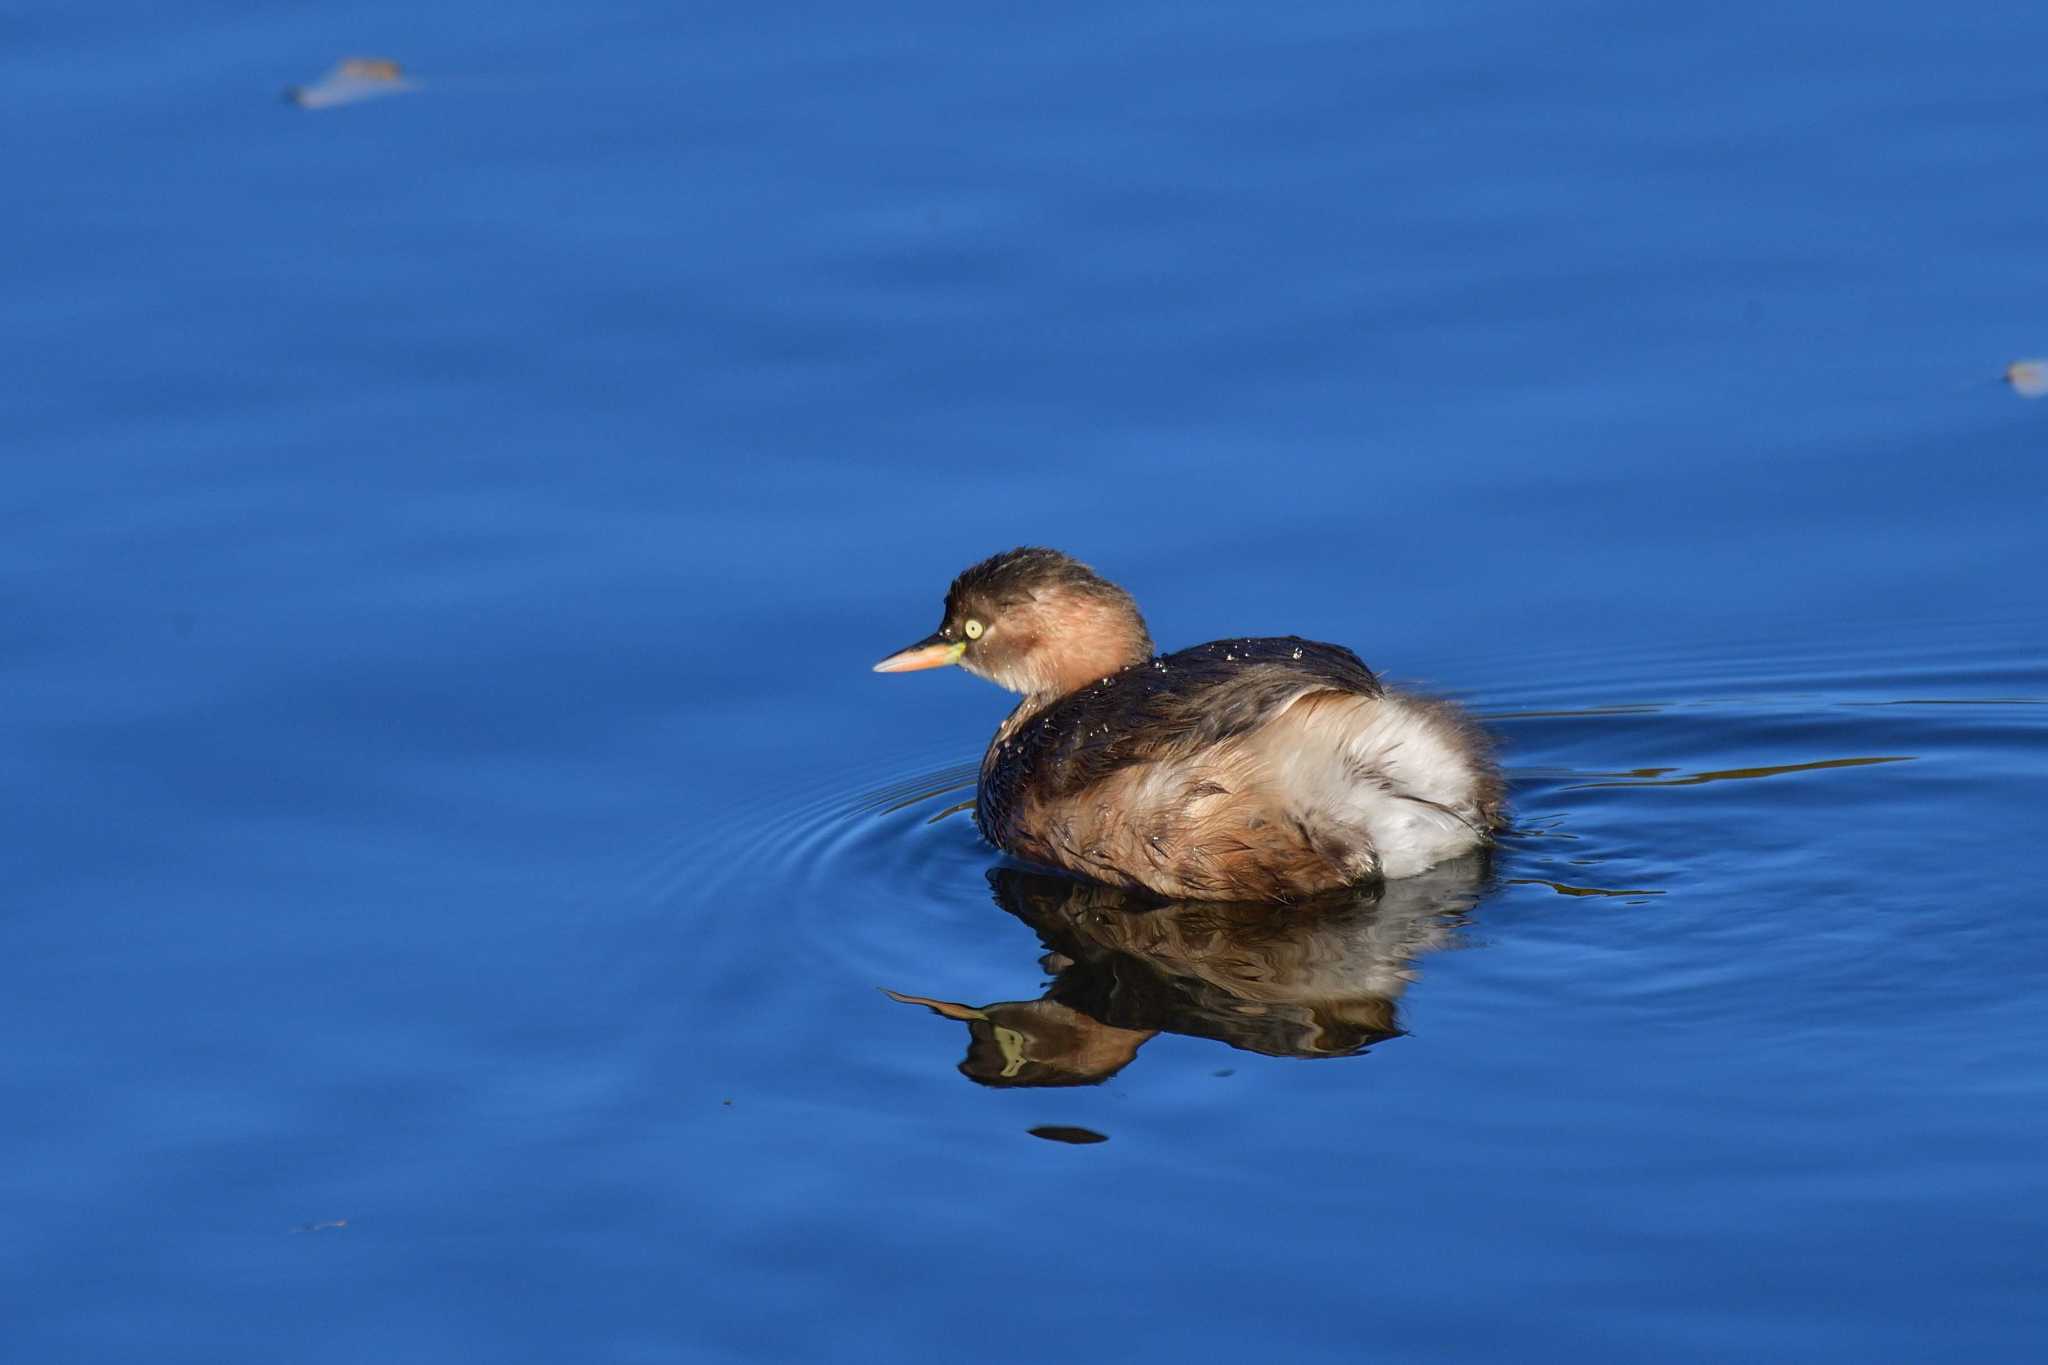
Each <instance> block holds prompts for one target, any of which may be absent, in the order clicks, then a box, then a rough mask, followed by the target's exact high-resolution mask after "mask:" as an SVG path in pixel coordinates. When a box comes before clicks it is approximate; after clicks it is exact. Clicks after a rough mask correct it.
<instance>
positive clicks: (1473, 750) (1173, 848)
mask: <svg viewBox="0 0 2048 1365" xmlns="http://www.w3.org/2000/svg"><path fill="white" fill-rule="evenodd" d="M950 663H958V664H959V665H960V666H961V667H963V668H965V669H967V670H968V671H969V672H971V673H975V674H977V675H979V676H981V677H985V678H988V679H990V680H991V681H994V682H996V683H998V684H1000V685H1002V686H1004V687H1008V688H1010V689H1011V690H1012V691H1016V692H1021V693H1023V694H1024V700H1023V701H1022V702H1020V703H1019V704H1018V706H1017V708H1016V709H1015V710H1014V711H1012V712H1011V713H1010V716H1009V718H1008V719H1006V720H1005V721H1004V722H1003V724H1002V726H1001V728H1000V729H998V730H997V732H996V736H995V739H994V741H993V742H992V743H991V744H990V745H989V749H988V753H987V754H986V756H985V757H984V758H983V759H982V765H981V782H980V787H979V791H978V792H977V798H976V802H975V820H976V823H977V824H978V825H979V826H980V828H981V832H982V834H983V835H984V836H985V837H986V838H987V839H988V840H989V842H991V843H993V844H995V845H996V846H997V847H998V848H1001V849H1004V850H1005V851H1007V852H1010V853H1012V854H1015V855H1016V856H1018V857H1020V858H1025V859H1028V860H1030V861H1033V862H1038V863H1044V864H1047V865H1050V866H1054V867H1060V868H1065V869H1067V870H1069V871H1072V872H1077V873H1080V874H1082V875H1084V876H1087V877H1092V878H1094V879H1096V880H1098V881H1102V882H1105V883H1108V884H1110V885H1113V886H1121V887H1127V888H1143V889H1145V890H1149V891H1152V892H1155V893H1157V894H1159V895H1162V896H1168V897H1172V898H1175V899H1183V900H1285V899H1294V898H1299V897H1302V896H1308V895H1314V894H1318V893H1320V892H1324V891H1329V890H1333V889H1335V888H1338V887H1342V886H1346V885H1351V884H1355V883H1358V882H1363V881H1370V880H1373V879H1375V878H1378V877H1382V876H1395V877H1399V876H1408V875H1412V874H1414V873H1416V872H1420V871H1423V870H1425V869H1426V868H1428V867H1430V866H1433V865H1434V864H1436V863H1438V862H1441V861H1443V860H1444V859H1447V858H1451V857H1455V856H1457V855H1458V854H1461V853H1464V852H1467V851H1469V850H1470V849H1473V848H1476V847H1480V846H1483V845H1484V844H1486V843H1487V842H1489V840H1490V837H1491V833H1492V831H1493V829H1494V828H1495V827H1496V826H1497V825H1498V824H1499V821H1500V818H1501V781H1500V776H1499V773H1498V771H1497V770H1496V768H1495V767H1494V765H1493V762H1492V759H1491V757H1490V746H1489V745H1488V743H1487V740H1486V737H1485V735H1484V734H1483V733H1482V732H1481V731H1480V730H1479V729H1478V727H1477V726H1475V725H1474V724H1473V723H1472V722H1471V721H1470V720H1469V719H1468V718H1467V717H1465V715H1464V714H1463V713H1462V712H1461V711H1459V710H1458V709H1457V708H1456V707H1454V706H1452V705H1451V704H1450V703H1448V702H1443V701H1436V700H1431V699H1427V698H1420V697H1413V696H1405V695H1402V694H1399V693H1395V692H1390V691H1388V690H1387V689H1385V688H1383V687H1382V686H1381V685H1380V682H1379V680H1378V679H1377V678H1376V677H1374V676H1373V673H1372V671H1371V670H1370V669H1368V668H1367V667H1366V666H1365V665H1364V664H1363V663H1362V662H1360V661H1359V658H1358V656H1357V655H1355V654H1353V653H1352V652H1351V651H1350V650H1348V649H1344V648H1342V647H1340V646H1337V645H1328V644H1318V643H1316V642H1315V641H1311V640H1303V639H1299V638H1296V637H1292V636H1288V637H1284V638H1279V639H1242V640H1219V641H1215V642H1212V643H1210V644H1205V645H1197V646H1195V647H1194V648H1193V649H1184V650H1180V651H1178V652H1176V653H1173V654H1166V655H1160V656H1158V657H1154V656H1153V654H1152V641H1151V637H1150V635H1149V634H1148V633H1147V631H1146V629H1145V623H1144V619H1143V618H1142V617H1141V616H1140V615H1139V614H1138V609H1137V605H1136V603H1134V602H1133V601H1132V600H1131V597H1130V595H1129V594H1128V593H1126V592H1124V590H1123V589H1121V588H1119V587H1117V586H1116V585H1115V584H1113V583H1110V582H1108V581H1107V580H1105V579H1103V578H1101V577H1100V576H1099V575H1097V574H1096V573H1095V572H1094V571H1093V570H1092V569H1090V568H1088V566H1086V565H1085V564H1082V563H1080V562H1079V561H1077V560H1074V559H1071V558H1069V557H1068V556H1066V555H1063V554H1061V553H1059V552H1058V551H1056V550H1045V549H1035V548H1028V549H1020V550H1012V551H1010V552H1008V553H1006V554H1001V555H997V556H995V557H994V558H992V559H989V560H985V561H984V562H982V563H980V564H977V565H975V566H974V567H973V568H971V569H969V570H967V571H966V572H965V573H963V574H961V575H960V577H959V578H958V579H956V580H955V581H954V583H953V586H952V589H951V591H949V592H948V593H947V594H946V613H945V618H944V620H943V621H942V622H941V624H940V627H939V629H938V630H937V631H936V632H934V633H933V634H932V635H931V636H929V637H927V638H926V639H924V640H921V641H919V642H918V643H917V644H915V645H912V646H911V647H910V648H908V649H905V650H901V651H899V652H898V653H896V654H894V655H891V656H890V657H889V658H887V659H884V660H883V661H882V662H881V663H880V664H877V665H876V668H877V670H878V671H882V672H899V671H904V670H908V669H914V668H930V667H936V666H939V665H942V664H950Z"/></svg>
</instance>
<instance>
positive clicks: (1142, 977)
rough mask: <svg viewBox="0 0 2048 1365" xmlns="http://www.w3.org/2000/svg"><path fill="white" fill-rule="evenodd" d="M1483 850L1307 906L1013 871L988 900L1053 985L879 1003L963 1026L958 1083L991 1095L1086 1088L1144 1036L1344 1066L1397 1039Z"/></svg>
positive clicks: (995, 879) (1453, 928)
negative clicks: (972, 997) (985, 998)
mask: <svg viewBox="0 0 2048 1365" xmlns="http://www.w3.org/2000/svg"><path fill="white" fill-rule="evenodd" d="M1489 875H1490V873H1489V869H1488V867H1487V866H1486V859H1485V855H1484V854H1473V855H1469V856H1467V857H1464V858H1460V859H1457V860H1455V861H1453V862H1449V863H1444V864H1441V865H1439V866H1437V867H1435V868H1432V869H1431V870H1430V871H1428V872H1425V873H1422V874H1420V875H1418V876H1414V877H1405V878H1401V879H1399V880H1396V881H1389V882H1385V883H1382V884H1379V885H1376V886H1370V887H1360V888H1356V889H1354V890H1352V891H1349V892H1347V893H1345V894H1343V895H1341V896H1336V897H1322V898H1319V899H1317V900H1315V901H1312V902H1309V903H1306V904H1301V903H1297V904H1292V905H1245V904H1219V903H1214V902H1197V901H1178V902H1171V901H1170V902H1163V903H1162V902H1160V901H1158V900H1156V899H1150V898H1146V897H1143V896H1134V895H1132V894H1130V893H1128V892H1123V891H1118V890H1116V889H1114V888H1111V887H1106V886H1098V885H1094V884H1091V883H1086V882H1078V881H1073V880H1069V879H1068V878H1065V877H1059V876H1054V875H1051V874H1048V873H1042V872H1032V871H1026V870H1023V869H1020V868H1014V867H1002V868H997V869H995V870H993V871H991V872H990V873H989V882H990V884H991V886H992V887H993V889H994V891H995V898H996V903H997V904H999V905H1001V906H1002V907H1003V908H1004V909H1005V910H1007V911H1009V912H1010V913H1011V914H1013V915H1015V916H1016V917H1017V918H1018V919H1021V920H1023V921H1024V922H1025V923H1026V924H1028V925H1030V926H1031V928H1032V930H1033V931H1034V932H1036V933H1037V935H1038V938H1039V941H1040V942H1041V943H1043V944H1044V946H1045V948H1046V953H1045V956H1044V957H1043V958H1042V959H1041V963H1042V965H1043V967H1044V968H1045V971H1046V973H1047V975H1049V976H1050V977H1051V978H1052V980H1051V982H1050V984H1049V985H1048V986H1047V987H1046V989H1045V992H1044V994H1042V995H1041V996H1040V997H1039V998H1038V999H1036V1000H1010V1001H1000V1002H997V1003H995V1004H990V1005H966V1004H959V1003H955V1002H952V1001H947V1000H935V999H931V998H929V997H926V996H918V995H906V994H902V993H899V992H897V991H890V992H888V994H889V995H890V997H891V998H892V999H895V1000H898V1001H901V1002H902V1003H904V1004H908V1005H923V1006H924V1007H926V1008H927V1009H929V1010H931V1011H932V1012H933V1013H934V1014H938V1015H942V1016H944V1017H945V1018H948V1019H955V1020H958V1021H960V1022H961V1023H964V1024H966V1025H967V1034H968V1042H967V1056H966V1059H965V1060H963V1061H962V1062H961V1063H960V1072H961V1074H962V1075H964V1076H966V1077H968V1079H970V1080H974V1081H979V1082H980V1083H981V1084H983V1085H991V1086H1055V1085H1096V1084H1099V1083H1101V1082H1102V1081H1105V1080H1107V1079H1109V1078H1110V1077H1111V1076H1114V1075H1115V1074H1116V1073H1117V1072H1119V1071H1121V1070H1123V1068H1124V1067H1126V1066H1128V1065H1129V1064H1130V1062H1131V1059H1132V1058H1133V1057H1135V1056H1137V1054H1138V1049H1139V1048H1141V1047H1143V1046H1144V1045H1145V1044H1146V1042H1148V1041H1149V1040H1150V1039H1151V1038H1153V1037H1154V1036H1155V1035H1157V1034H1160V1033H1184V1034H1187V1035H1189V1036H1190V1037H1196V1038H1213V1039H1215V1040H1216V1041H1217V1042H1221V1043H1227V1044H1229V1045H1230V1046H1231V1047H1234V1048H1240V1049H1242V1050H1244V1051H1246V1052H1259V1053H1264V1054H1265V1055H1267V1056H1269V1057H1350V1056H1355V1055H1356V1054H1358V1053H1361V1052H1363V1051H1365V1050H1366V1049H1367V1048H1369V1047H1371V1046H1372V1045H1373V1044H1374V1043H1377V1042H1382V1041H1384V1040H1386V1039H1388V1038H1393V1037H1398V1036H1399V1035H1400V1033H1401V1032H1402V1029H1401V1026H1400V1021H1399V1019H1398V1016H1397V1012H1396V1001H1397V1000H1398V999H1399V998H1400V995H1401V992H1402V991H1403V990H1405V989H1406V988H1407V985H1408V983H1409V982H1410V981H1411V980H1413V979H1414V976H1415V972H1414V968H1413V965H1412V964H1413V963H1414V960H1415V959H1416V958H1417V957H1419V956H1421V955H1422V954H1424V953H1427V952H1430V951H1431V950H1433V949H1437V948H1441V947H1444V946H1447V945H1448V944H1449V943H1450V942H1451V941H1452V939H1453V938H1454V936H1455V935H1456V933H1457V929H1458V926H1459V924H1460V923H1461V921H1462V917H1463V915H1464V914H1465V912H1467V911H1469V910H1470V909H1471V908H1472V907H1473V906H1474V905H1476V904H1477V903H1478V901H1479V899H1480V897H1481V895H1482V894H1483V893H1484V891H1485V889H1486V886H1487V883H1488V879H1489Z"/></svg>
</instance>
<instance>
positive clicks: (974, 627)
mask: <svg viewBox="0 0 2048 1365" xmlns="http://www.w3.org/2000/svg"><path fill="white" fill-rule="evenodd" d="M961 629H963V630H965V631H966V632H967V638H968V639H970V640H979V639H980V638H981V632H982V630H983V629H984V627H983V626H982V624H981V622H979V621H975V620H969V621H968V623H967V624H966V625H965V626H963V627H961Z"/></svg>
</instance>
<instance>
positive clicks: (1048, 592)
mask: <svg viewBox="0 0 2048 1365" xmlns="http://www.w3.org/2000/svg"><path fill="white" fill-rule="evenodd" d="M1151 657H1152V637H1151V636H1150V635H1149V634H1147V633H1146V630H1145V618H1144V617H1142V616H1140V615H1139V614H1138V604H1137V603H1135V602H1133V601H1132V600H1131V595H1130V594H1129V593H1127V592H1125V591H1124V590H1123V589H1122V588H1119V587H1118V586H1117V585H1116V584H1114V583H1112V582H1110V581H1109V580H1108V579H1106V578H1103V577H1102V576H1100V575H1099V574H1097V573H1096V572H1095V570H1093V569H1091V568H1089V567H1088V566H1087V565H1086V564H1083V563H1082V562H1081V561H1080V560H1078V559H1072V558H1069V557H1068V556H1066V555H1063V554H1061V553H1060V552H1059V551H1058V550H1043V549H1038V548H1035V547H1026V548H1024V549H1018V550H1010V551H1008V552H1006V553H1004V554H999V555H997V556H995V557H994V558H993V559H984V560H983V561H982V562H981V563H979V564H977V565H975V566H974V567H973V568H971V569H969V570H968V571H967V572H965V573H963V574H961V575H960V576H959V577H958V578H956V579H954V580H953V586H952V588H951V590H949V591H948V592H947V593H946V614H945V617H944V619H942V620H941V621H940V622H939V628H938V629H937V630H935V631H933V632H932V633H931V634H930V635H927V636H926V637H925V638H924V639H922V640H919V641H918V642H917V643H916V644H914V645H911V646H910V647H909V648H908V649H900V650H898V651H897V652H896V653H894V654H891V655H890V656H889V657H888V658H886V659H884V660H882V661H881V662H880V663H878V664H876V665H875V672H877V673H907V672H909V671H910V670H912V669H916V668H942V667H944V666H945V665H947V664H958V665H960V666H961V667H962V668H964V669H966V670H967V671H968V672H969V673H972V674H974V675H975V676H976V677H980V678H987V679H988V680H989V681H990V682H992V683H995V684H996V685H998V686H1000V687H1007V688H1009V689H1010V690H1011V691H1012V692H1022V693H1024V694H1026V695H1027V696H1063V695H1065V694H1066V693H1068V692H1072V691H1073V690H1075V689H1076V688H1079V687H1086V686H1087V685H1088V684H1089V683H1092V682H1094V681H1095V680H1096V679H1098V678H1106V677H1108V676H1109V675H1110V674H1112V673H1114V672H1116V671H1117V670H1118V669H1121V668H1127V667H1129V666H1130V665H1131V664H1135V663H1142V662H1144V661H1145V660H1146V659H1149V658H1151Z"/></svg>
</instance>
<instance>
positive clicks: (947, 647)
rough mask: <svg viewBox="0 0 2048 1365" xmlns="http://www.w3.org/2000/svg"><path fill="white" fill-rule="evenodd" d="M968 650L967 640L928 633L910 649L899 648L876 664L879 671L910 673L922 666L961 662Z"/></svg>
mask: <svg viewBox="0 0 2048 1365" xmlns="http://www.w3.org/2000/svg"><path fill="white" fill-rule="evenodd" d="M966 652H967V642H966V641H965V640H948V639H947V638H946V637H945V636H943V635H927V636H925V638H924V639H922V640H919V641H918V642H917V643H916V644H914V645H912V646H910V648H908V649H899V650H897V651H896V652H895V653H894V654H891V655H890V656H889V657H888V658H886V659H884V660H882V662H880V663H878V664H876V665H875V672H877V673H909V672H913V671H914V670H916V669H920V668H944V667H945V666H946V665H948V664H957V663H959V662H960V656H961V655H962V654H965V653H966Z"/></svg>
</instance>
